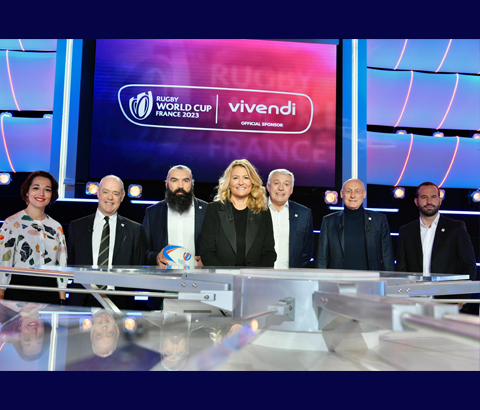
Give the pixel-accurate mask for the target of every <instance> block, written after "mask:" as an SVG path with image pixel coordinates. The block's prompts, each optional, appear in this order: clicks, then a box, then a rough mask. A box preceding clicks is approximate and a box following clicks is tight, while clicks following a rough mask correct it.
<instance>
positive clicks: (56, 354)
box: [0, 267, 480, 371]
mask: <svg viewBox="0 0 480 410" xmlns="http://www.w3.org/2000/svg"><path fill="white" fill-rule="evenodd" d="M2 269H3V268H2ZM32 272H33V273H35V274H38V275H42V274H47V275H55V274H58V275H62V276H64V277H70V278H71V277H74V278H75V281H78V282H80V283H85V286H86V288H88V287H89V284H90V283H102V284H107V285H113V286H121V287H123V288H131V289H132V292H131V294H135V293H136V292H134V289H135V288H136V287H139V286H141V287H142V288H144V289H149V292H146V293H147V294H148V293H150V294H154V295H167V296H166V298H165V300H164V308H163V310H162V311H149V312H147V311H120V310H119V309H118V308H116V307H115V306H111V305H110V304H109V303H108V302H107V303H105V306H104V307H103V308H80V307H78V308H77V307H73V306H66V307H65V306H56V305H41V304H35V303H28V302H15V301H6V300H4V301H2V303H1V304H0V314H1V316H0V323H1V325H0V327H1V331H0V370H4V371H8V370H31V371H33V370H56V371H71V370H142V371H143V370H145V371H146V370H153V371H157V370H158V371H163V370H169V371H172V370H235V371H237V370H238V371H240V370H247V371H249V370H313V371H317V370H351V371H354V370H474V371H478V370H480V318H479V317H476V316H471V315H464V314H459V313H458V308H457V306H456V304H451V303H440V302H439V301H437V300H435V299H431V298H430V296H431V295H432V294H444V295H445V294H446V295H448V294H458V293H459V294H462V293H465V294H467V293H478V292H479V283H478V282H471V281H469V280H467V279H466V278H463V277H458V276H457V277H453V278H452V277H449V276H448V275H443V276H442V275H432V277H431V278H423V277H422V276H421V275H420V276H419V275H415V274H408V275H402V274H395V273H391V272H390V273H388V272H371V271H367V272H362V271H349V272H348V271H331V270H329V271H324V270H318V269H303V270H286V271H280V270H273V269H245V270H243V269H241V270H238V269H229V268H221V269H199V270H192V271H187V270H171V271H168V272H165V271H164V270H159V269H155V268H150V267H135V268H132V267H128V268H127V267H125V268H120V267H119V268H116V269H114V270H110V271H108V270H107V271H101V270H98V269H91V268H89V267H75V268H73V267H72V268H66V269H60V268H59V269H58V270H55V269H54V270H48V271H44V270H42V269H33V270H30V271H27V272H26V273H25V274H28V273H32ZM16 273H19V271H16ZM140 283H141V285H140ZM433 285H434V286H435V289H436V290H435V292H436V293H434V290H433V288H432V286H433ZM93 286H94V285H93ZM400 287H401V289H402V292H401V293H399V288H400ZM407 289H410V291H409V292H407ZM85 291H89V292H96V294H97V295H99V298H100V299H103V300H104V301H108V294H109V293H108V292H110V291H108V292H107V291H101V290H96V289H94V288H93V287H91V288H90V289H86V290H85ZM164 291H168V292H176V293H165V292H164ZM113 292H115V291H113ZM126 293H128V292H126ZM144 293H145V292H143V294H144Z"/></svg>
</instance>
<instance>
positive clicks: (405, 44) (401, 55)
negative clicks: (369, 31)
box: [393, 38, 408, 71]
mask: <svg viewBox="0 0 480 410" xmlns="http://www.w3.org/2000/svg"><path fill="white" fill-rule="evenodd" d="M407 41H408V38H407V39H405V43H403V50H402V54H400V58H399V59H398V62H397V65H396V66H395V68H394V69H393V70H394V71H395V70H396V69H397V67H398V65H399V64H400V61H402V57H403V53H404V52H405V47H407Z"/></svg>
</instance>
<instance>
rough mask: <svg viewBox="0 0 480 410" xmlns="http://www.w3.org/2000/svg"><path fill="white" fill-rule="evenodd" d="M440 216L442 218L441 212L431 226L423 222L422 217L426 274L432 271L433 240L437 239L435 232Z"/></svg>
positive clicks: (424, 268)
mask: <svg viewBox="0 0 480 410" xmlns="http://www.w3.org/2000/svg"><path fill="white" fill-rule="evenodd" d="M439 218H440V213H438V214H437V217H436V218H435V220H434V221H433V222H432V224H431V225H430V227H428V226H426V225H425V224H424V223H423V221H422V218H420V237H421V238H422V252H423V274H424V275H425V276H430V274H431V273H432V272H431V264H432V263H431V262H432V248H433V240H434V239H435V232H436V231H437V225H438V219H439ZM434 273H435V272H434Z"/></svg>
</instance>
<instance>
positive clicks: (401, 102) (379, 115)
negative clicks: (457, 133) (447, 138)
mask: <svg viewBox="0 0 480 410" xmlns="http://www.w3.org/2000/svg"><path fill="white" fill-rule="evenodd" d="M367 106H368V112H367V123H368V124H371V125H385V126H392V127H417V128H431V129H439V128H443V129H459V130H478V129H480V76H471V75H461V74H460V75H459V74H431V73H419V72H415V71H385V70H376V69H368V70H367Z"/></svg>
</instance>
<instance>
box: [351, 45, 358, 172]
mask: <svg viewBox="0 0 480 410" xmlns="http://www.w3.org/2000/svg"><path fill="white" fill-rule="evenodd" d="M351 178H358V40H357V39H353V40H352V176H351Z"/></svg>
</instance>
